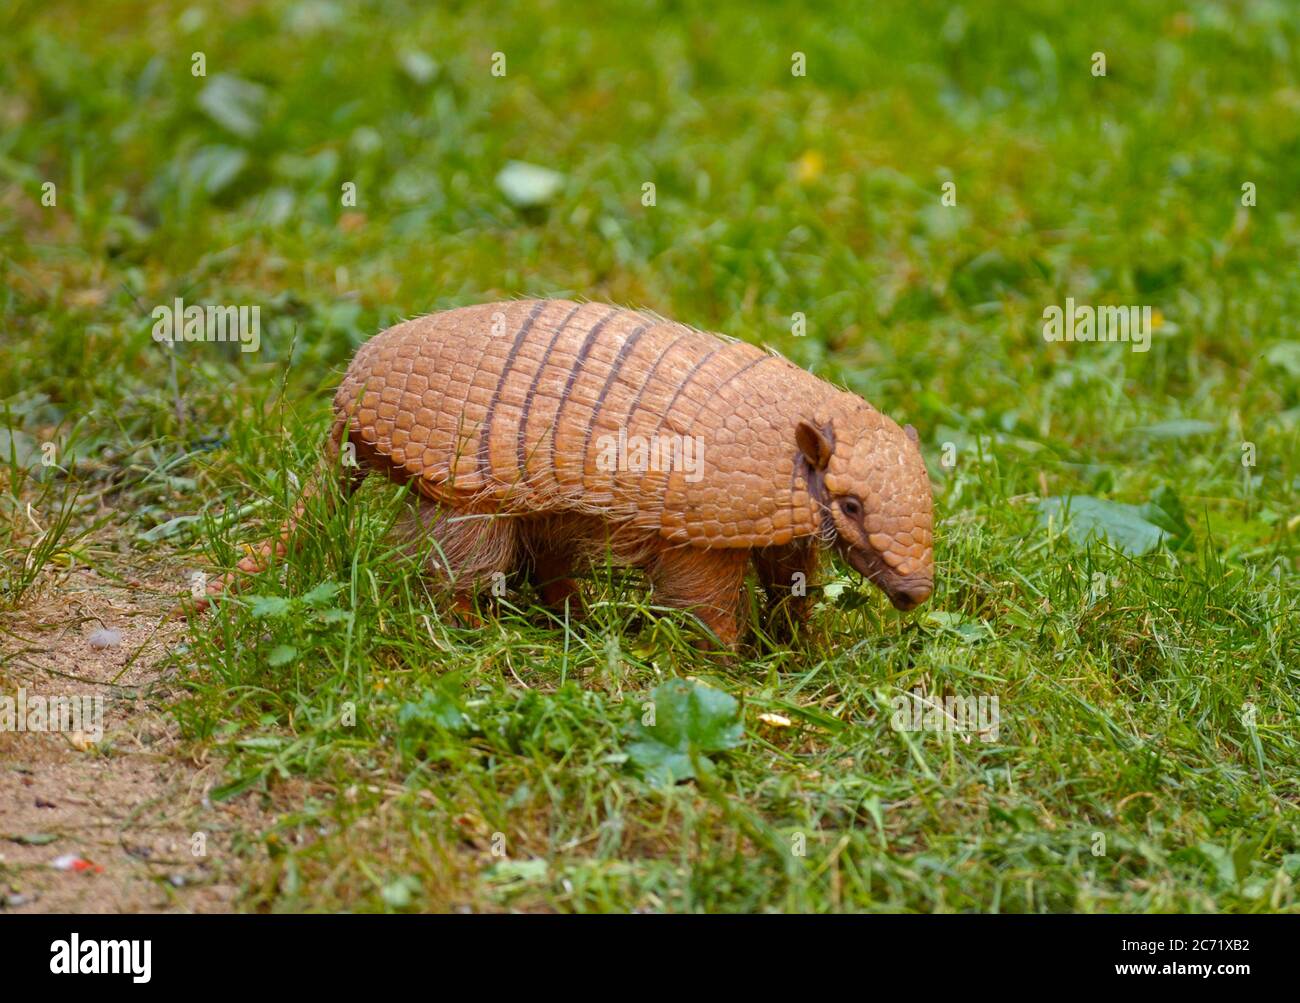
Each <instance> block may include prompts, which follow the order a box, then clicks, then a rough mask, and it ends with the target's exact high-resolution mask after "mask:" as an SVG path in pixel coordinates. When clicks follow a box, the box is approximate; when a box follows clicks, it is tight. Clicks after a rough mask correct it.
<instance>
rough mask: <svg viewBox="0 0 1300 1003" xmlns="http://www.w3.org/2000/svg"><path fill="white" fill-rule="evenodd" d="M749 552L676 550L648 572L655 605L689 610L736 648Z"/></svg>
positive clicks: (662, 556)
mask: <svg viewBox="0 0 1300 1003" xmlns="http://www.w3.org/2000/svg"><path fill="white" fill-rule="evenodd" d="M748 565H749V551H748V550H744V549H731V548H719V549H705V548H702V547H674V548H672V549H669V550H664V551H662V552H661V553H659V554H658V555H657V556H656V557H655V558H654V560H653V561H652V562H651V564H650V565H649V567H647V568H646V574H647V575H648V576H649V578H650V584H651V586H652V588H653V589H654V598H655V601H656V602H659V603H662V604H663V605H665V606H676V607H678V608H680V609H688V610H690V611H691V612H692V613H694V614H695V615H696V616H697V617H699V618H700V619H701V620H702V621H704V625H705V626H706V627H708V628H709V629H710V630H711V631H713V633H714V634H715V635H717V638H718V640H720V641H721V642H722V643H723V644H725V645H727V646H728V647H734V646H735V644H736V641H737V640H738V639H739V637H740V630H741V626H742V624H743V622H744V614H743V611H744V604H743V602H742V599H743V594H744V591H743V590H744V587H745V569H746V568H747V567H748Z"/></svg>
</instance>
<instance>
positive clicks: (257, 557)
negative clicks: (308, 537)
mask: <svg viewBox="0 0 1300 1003" xmlns="http://www.w3.org/2000/svg"><path fill="white" fill-rule="evenodd" d="M347 427H348V421H347V417H346V416H345V415H342V414H340V415H337V416H336V417H335V420H334V424H333V425H332V426H331V428H330V433H329V436H328V438H327V439H326V440H325V444H324V447H323V448H322V450H321V458H320V461H319V462H318V464H317V466H316V469H315V470H314V471H313V473H312V475H311V477H310V478H309V479H308V481H307V484H306V486H305V487H304V488H303V489H302V491H301V492H300V493H299V495H298V499H297V501H295V502H294V505H293V510H292V511H291V512H290V513H289V517H288V518H287V519H285V521H284V522H283V523H281V525H280V528H279V530H278V531H277V532H276V534H275V537H274V538H273V539H271V540H268V541H266V542H265V543H263V544H262V545H261V546H259V547H257V548H252V547H249V548H248V554H247V555H246V556H245V557H244V558H243V559H242V560H241V561H240V562H239V563H238V564H236V565H235V570H234V571H230V572H227V573H226V574H224V575H221V576H220V577H219V578H216V579H214V580H212V581H210V582H208V584H207V586H206V588H205V590H204V591H203V592H202V593H201V594H198V595H196V596H195V597H194V598H193V599H192V601H190V602H189V603H180V604H178V605H177V606H176V607H175V608H173V609H172V610H171V611H170V612H169V613H168V617H167V618H168V619H172V618H174V617H178V616H183V615H184V614H185V613H186V612H187V610H188V611H189V612H194V613H202V612H204V611H206V610H208V609H210V608H211V606H212V604H213V602H215V601H216V600H217V599H218V598H219V597H220V596H223V595H233V594H234V593H236V592H238V591H239V588H240V585H241V579H242V577H243V576H247V575H256V574H260V573H261V572H263V571H265V570H266V569H267V567H268V566H269V565H270V563H271V557H272V555H274V556H275V557H277V558H282V557H287V556H288V554H289V549H290V547H291V545H292V543H293V539H294V537H295V536H296V535H297V533H298V526H299V524H300V523H301V522H302V518H303V515H304V513H305V512H306V511H307V506H308V505H309V504H310V503H311V501H312V499H313V498H315V497H317V496H321V500H322V501H323V502H325V503H326V505H327V506H328V507H330V508H332V507H333V505H334V504H335V503H336V502H337V501H338V500H339V499H340V498H346V497H347V496H349V495H351V494H352V492H353V491H355V490H356V488H357V485H359V484H360V483H361V481H362V480H364V479H365V476H366V473H367V471H366V469H365V467H363V466H359V465H358V464H357V461H356V457H355V451H354V450H352V449H348V450H347V451H346V453H345V451H344V447H343V444H344V441H345V439H346V437H347ZM331 480H333V481H336V482H337V483H338V485H339V490H338V491H332V490H330V489H329V484H330V481H331Z"/></svg>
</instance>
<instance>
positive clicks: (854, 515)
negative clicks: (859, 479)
mask: <svg viewBox="0 0 1300 1003" xmlns="http://www.w3.org/2000/svg"><path fill="white" fill-rule="evenodd" d="M840 508H842V509H843V510H844V514H845V515H847V516H848V517H849V518H850V519H861V518H862V502H860V501H858V500H857V499H856V498H854V497H853V496H852V495H850V496H849V497H847V498H845V499H843V500H842V501H841V502H840Z"/></svg>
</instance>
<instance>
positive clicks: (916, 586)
mask: <svg viewBox="0 0 1300 1003" xmlns="http://www.w3.org/2000/svg"><path fill="white" fill-rule="evenodd" d="M932 592H934V585H933V583H931V582H929V581H904V582H901V583H899V584H896V585H890V586H888V587H886V589H885V594H886V595H888V596H889V601H890V602H891V603H893V605H894V609H898V610H902V611H903V612H907V611H908V610H909V609H916V607H918V606H920V605H921V603H923V602H925V601H926V600H927V599H929V598H930V594H931V593H932Z"/></svg>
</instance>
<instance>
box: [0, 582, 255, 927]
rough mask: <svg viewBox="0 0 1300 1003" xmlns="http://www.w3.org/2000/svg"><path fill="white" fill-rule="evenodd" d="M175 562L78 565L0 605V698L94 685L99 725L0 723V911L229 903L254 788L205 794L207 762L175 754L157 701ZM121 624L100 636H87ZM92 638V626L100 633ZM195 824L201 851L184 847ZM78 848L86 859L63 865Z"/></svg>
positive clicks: (164, 691)
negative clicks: (17, 602) (116, 635)
mask: <svg viewBox="0 0 1300 1003" xmlns="http://www.w3.org/2000/svg"><path fill="white" fill-rule="evenodd" d="M177 580H178V576H177V575H167V576H162V575H159V576H158V577H156V578H155V579H154V580H139V579H137V580H133V581H131V582H129V583H122V582H118V581H115V580H112V579H110V578H106V577H103V576H101V575H99V574H97V573H95V572H94V571H90V570H78V571H75V572H73V573H72V574H70V575H68V576H66V577H64V578H62V579H61V580H60V581H59V582H58V584H57V586H54V587H47V588H46V589H45V591H44V592H43V593H42V594H41V595H39V596H37V597H36V598H35V599H32V600H30V601H25V602H24V604H23V606H22V608H21V609H20V610H19V611H18V612H16V613H11V614H6V615H3V616H0V698H4V697H9V698H11V699H13V700H14V701H15V703H16V702H17V698H18V689H19V688H20V687H22V688H24V689H25V690H26V695H27V698H28V699H29V700H30V698H31V697H32V696H33V695H40V696H43V697H47V698H48V697H53V696H78V697H81V696H91V697H93V696H95V695H102V696H103V697H104V704H103V736H102V739H100V741H98V742H94V741H92V740H91V738H92V736H90V735H87V734H72V735H69V734H64V733H28V732H23V733H18V732H15V731H4V732H0V911H4V910H7V911H10V912H219V911H226V910H229V909H231V908H233V904H234V899H235V895H236V892H237V878H236V876H235V874H236V871H235V868H236V861H235V857H234V854H233V853H231V852H230V845H231V838H232V837H233V836H234V835H235V833H236V832H238V831H241V830H242V831H245V832H247V831H250V830H256V829H258V828H260V827H261V826H262V825H263V824H265V822H266V821H267V820H266V819H263V818H259V817H258V816H257V811H256V808H255V807H253V803H252V802H253V799H250V798H241V799H239V801H238V802H237V803H235V804H216V805H214V804H211V803H210V802H209V801H208V800H207V797H206V792H207V791H208V790H209V789H210V788H211V787H212V786H214V785H215V784H217V783H219V782H220V777H219V770H218V766H217V764H216V763H215V762H212V763H204V762H193V761H192V760H191V759H188V758H185V747H184V745H183V744H182V743H181V741H180V739H179V736H178V728H177V725H176V722H175V720H174V719H172V717H171V716H170V715H169V714H168V713H167V711H166V707H167V704H168V701H169V700H171V699H174V698H175V696H176V695H177V691H176V689H175V687H174V686H173V685H172V683H171V682H170V680H169V676H170V675H171V673H172V672H173V671H174V670H173V669H172V668H170V667H169V666H168V665H167V656H168V654H169V653H170V652H171V651H172V650H173V648H174V646H176V645H179V644H183V643H184V639H185V624H184V622H175V621H173V622H169V623H165V624H161V625H160V621H161V619H162V614H163V612H164V611H165V610H166V609H168V608H169V606H170V605H171V600H170V599H169V598H168V595H169V594H174V593H175V591H176V585H175V583H176V581H177ZM100 630H117V631H120V632H121V639H120V641H119V642H118V643H117V644H114V645H111V646H109V647H103V648H100V647H96V646H94V645H92V644H91V643H90V639H91V637H92V635H93V634H94V633H95V632H96V631H100ZM101 642H102V639H101ZM196 832H197V833H203V834H204V836H205V842H206V846H205V849H206V855H203V856H196V855H195V854H194V853H193V852H192V836H193V834H194V833H196ZM66 855H75V856H76V857H78V858H81V859H83V860H87V861H90V862H91V863H92V864H93V865H95V866H94V867H92V868H88V869H84V870H81V871H75V870H59V869H57V868H56V867H55V866H53V861H55V860H56V859H57V858H60V857H64V856H66Z"/></svg>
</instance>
